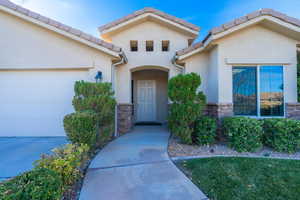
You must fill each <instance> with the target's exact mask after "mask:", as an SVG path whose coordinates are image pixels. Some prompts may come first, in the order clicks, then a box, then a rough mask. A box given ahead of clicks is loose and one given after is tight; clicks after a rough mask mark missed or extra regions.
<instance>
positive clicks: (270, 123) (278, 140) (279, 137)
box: [263, 118, 300, 153]
mask: <svg viewBox="0 0 300 200" xmlns="http://www.w3.org/2000/svg"><path fill="white" fill-rule="evenodd" d="M263 128H264V133H265V134H264V143H265V144H266V145H268V146H270V147H272V148H274V149H275V150H276V151H280V152H287V153H294V152H296V151H297V150H298V149H299V147H300V121H298V120H292V119H279V118H277V119H276V118H273V119H264V120H263Z"/></svg>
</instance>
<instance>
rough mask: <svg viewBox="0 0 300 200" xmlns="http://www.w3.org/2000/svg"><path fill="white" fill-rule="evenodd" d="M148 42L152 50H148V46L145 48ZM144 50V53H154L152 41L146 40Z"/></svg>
mask: <svg viewBox="0 0 300 200" xmlns="http://www.w3.org/2000/svg"><path fill="white" fill-rule="evenodd" d="M148 42H150V43H152V50H148V46H147V43H148ZM150 47H151V46H150ZM145 50H146V52H153V51H154V41H153V40H146V41H145Z"/></svg>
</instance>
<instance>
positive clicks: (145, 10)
mask: <svg viewBox="0 0 300 200" xmlns="http://www.w3.org/2000/svg"><path fill="white" fill-rule="evenodd" d="M145 13H153V14H156V15H158V16H160V17H163V18H165V19H167V20H170V21H173V22H175V23H177V24H180V25H182V26H184V27H186V28H189V29H191V30H193V31H199V30H200V28H199V27H198V26H196V25H194V24H191V23H189V22H186V21H185V20H182V19H180V18H178V17H175V16H172V15H169V14H167V13H164V12H162V11H160V10H157V9H155V8H150V7H146V8H143V9H141V10H138V11H135V12H134V13H132V14H129V15H127V16H125V17H122V18H120V19H118V20H116V21H113V22H111V23H108V24H105V25H103V26H100V27H99V28H98V29H99V31H100V32H102V31H104V30H107V29H109V28H112V27H114V26H117V25H119V24H121V23H124V22H126V21H129V20H131V19H133V18H135V17H137V16H140V15H142V14H145Z"/></svg>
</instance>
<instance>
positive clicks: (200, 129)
mask: <svg viewBox="0 0 300 200" xmlns="http://www.w3.org/2000/svg"><path fill="white" fill-rule="evenodd" d="M216 135H217V122H216V120H215V119H214V118H211V117H206V116H203V117H201V118H200V119H199V120H197V121H196V125H195V139H196V143H197V144H199V145H210V144H213V143H214V142H215V140H216Z"/></svg>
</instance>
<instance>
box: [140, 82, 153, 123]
mask: <svg viewBox="0 0 300 200" xmlns="http://www.w3.org/2000/svg"><path fill="white" fill-rule="evenodd" d="M155 93H156V88H155V80H138V81H137V121H138V122H147V121H148V122H149V121H156V103H155V98H156V95H155Z"/></svg>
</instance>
